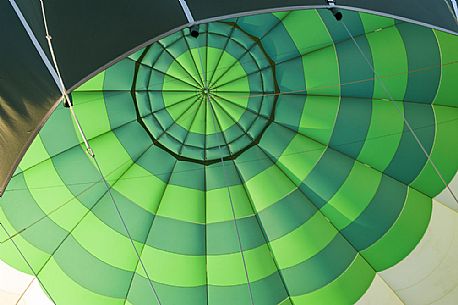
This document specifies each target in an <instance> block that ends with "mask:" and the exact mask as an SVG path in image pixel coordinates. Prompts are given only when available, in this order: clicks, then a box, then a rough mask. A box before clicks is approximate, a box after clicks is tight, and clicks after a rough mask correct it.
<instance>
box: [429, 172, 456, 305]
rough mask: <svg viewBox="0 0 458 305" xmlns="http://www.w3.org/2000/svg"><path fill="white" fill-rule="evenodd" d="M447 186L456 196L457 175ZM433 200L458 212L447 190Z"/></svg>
mask: <svg viewBox="0 0 458 305" xmlns="http://www.w3.org/2000/svg"><path fill="white" fill-rule="evenodd" d="M448 186H449V187H450V189H451V190H452V192H453V194H455V196H458V173H457V174H456V175H455V177H453V179H452V181H451V182H450V183H449V184H448ZM434 199H436V200H438V201H440V202H441V203H443V204H445V205H446V206H448V207H449V208H451V209H454V210H455V211H458V202H456V201H455V199H454V198H453V197H452V194H451V193H450V191H449V190H448V189H447V188H446V189H445V190H443V191H442V193H440V194H439V195H437V196H436V198H434ZM457 304H458V302H457Z"/></svg>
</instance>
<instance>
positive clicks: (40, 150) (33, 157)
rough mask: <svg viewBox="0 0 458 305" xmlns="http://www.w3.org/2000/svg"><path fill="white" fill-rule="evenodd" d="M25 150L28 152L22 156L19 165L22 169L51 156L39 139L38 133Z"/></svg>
mask: <svg viewBox="0 0 458 305" xmlns="http://www.w3.org/2000/svg"><path fill="white" fill-rule="evenodd" d="M27 151H28V152H29V153H27V154H25V156H24V158H22V160H21V165H20V167H21V170H22V171H25V170H27V169H28V168H31V167H33V166H35V165H36V164H39V163H40V162H43V161H45V160H47V159H49V158H51V157H50V156H49V155H48V153H47V151H46V149H45V147H44V144H43V142H42V141H41V138H40V135H37V137H36V138H35V140H34V141H33V142H32V144H31V145H30V147H29V149H28V150H27Z"/></svg>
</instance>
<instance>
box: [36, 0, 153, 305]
mask: <svg viewBox="0 0 458 305" xmlns="http://www.w3.org/2000/svg"><path fill="white" fill-rule="evenodd" d="M40 3H41V12H42V15H43V23H44V27H45V32H46V39H47V41H48V46H49V51H50V53H51V57H52V60H53V63H54V68H55V70H56V73H57V75H58V78H59V83H60V90H61V92H62V95H63V97H64V99H65V102H66V103H67V105H68V106H69V108H70V112H71V116H72V118H73V120H74V122H75V124H76V126H77V128H78V131H79V133H80V135H81V137H82V140H83V142H84V145H85V146H86V151H87V153H88V154H89V156H90V157H91V158H92V159H93V161H94V164H95V165H96V168H97V170H98V172H99V173H100V176H101V178H102V180H103V182H104V184H105V186H106V188H107V192H108V194H109V196H110V198H111V200H112V202H113V205H114V207H115V210H116V212H117V214H118V216H119V218H120V220H121V222H122V225H123V226H124V229H125V231H126V234H127V235H128V237H129V240H130V242H131V244H132V247H133V249H134V251H135V254H136V256H137V258H138V261H139V262H140V264H141V266H142V269H143V271H144V272H145V275H146V277H147V279H148V283H149V285H150V286H151V289H152V291H153V293H154V296H155V298H156V300H157V302H158V304H159V305H162V303H161V301H160V299H159V295H158V294H157V291H156V289H155V288H154V285H153V282H152V280H151V278H150V277H149V274H148V271H147V269H146V266H145V264H144V263H143V260H142V258H141V255H140V253H139V252H138V249H137V247H136V246H135V242H134V240H133V238H132V235H131V233H130V231H129V229H128V227H127V223H126V221H125V220H124V217H123V216H122V213H121V211H120V209H119V206H118V204H117V203H116V200H115V198H114V195H113V193H112V190H111V187H110V185H109V183H108V182H107V180H106V179H105V177H104V175H103V172H102V169H101V167H100V164H99V162H98V161H97V159H96V157H95V154H94V151H93V149H92V148H91V146H90V144H89V141H88V139H87V137H86V135H85V133H84V131H83V128H82V127H81V124H80V123H79V120H78V117H77V115H76V113H75V110H74V107H73V103H72V101H71V99H70V98H69V96H68V94H67V89H66V88H65V84H64V81H63V79H62V76H61V74H60V70H59V66H58V64H57V60H56V56H55V53H54V48H53V45H52V42H51V40H52V37H51V35H50V34H49V29H48V24H47V20H46V12H45V6H44V3H43V0H40ZM134 272H136V271H135V270H134ZM126 298H127V295H126Z"/></svg>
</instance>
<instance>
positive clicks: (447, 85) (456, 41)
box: [433, 31, 458, 107]
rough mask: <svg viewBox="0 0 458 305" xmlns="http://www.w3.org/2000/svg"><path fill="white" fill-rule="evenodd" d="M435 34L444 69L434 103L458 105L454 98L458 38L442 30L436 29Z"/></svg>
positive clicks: (457, 68)
mask: <svg viewBox="0 0 458 305" xmlns="http://www.w3.org/2000/svg"><path fill="white" fill-rule="evenodd" d="M434 34H435V35H436V39H437V42H438V44H439V49H440V54H441V64H442V69H441V79H440V83H439V89H438V91H437V95H436V97H435V98H434V101H433V104H436V105H446V106H454V107H457V106H458V101H457V100H456V98H454V94H455V92H456V88H455V86H456V82H455V81H454V79H455V75H456V74H457V73H458V66H457V64H456V62H457V61H458V55H457V54H456V49H457V48H458V38H457V37H456V36H454V35H450V34H446V33H444V32H440V31H434Z"/></svg>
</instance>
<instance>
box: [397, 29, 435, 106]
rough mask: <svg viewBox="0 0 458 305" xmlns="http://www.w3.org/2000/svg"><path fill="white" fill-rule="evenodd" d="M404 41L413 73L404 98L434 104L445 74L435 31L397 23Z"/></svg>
mask: <svg viewBox="0 0 458 305" xmlns="http://www.w3.org/2000/svg"><path fill="white" fill-rule="evenodd" d="M397 28H398V30H399V33H400V34H401V37H402V40H403V41H404V46H405V51H406V54H407V60H408V67H409V71H411V72H414V73H410V74H409V78H408V83H407V89H406V94H405V96H404V99H405V100H406V101H410V102H419V103H425V104H430V103H432V102H433V100H434V97H435V96H436V93H437V89H438V86H439V81H440V75H441V61H440V59H441V58H440V50H439V46H438V44H437V40H436V36H435V35H434V33H433V31H432V30H431V29H428V28H426V27H422V26H419V25H414V24H411V23H400V24H397Z"/></svg>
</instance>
